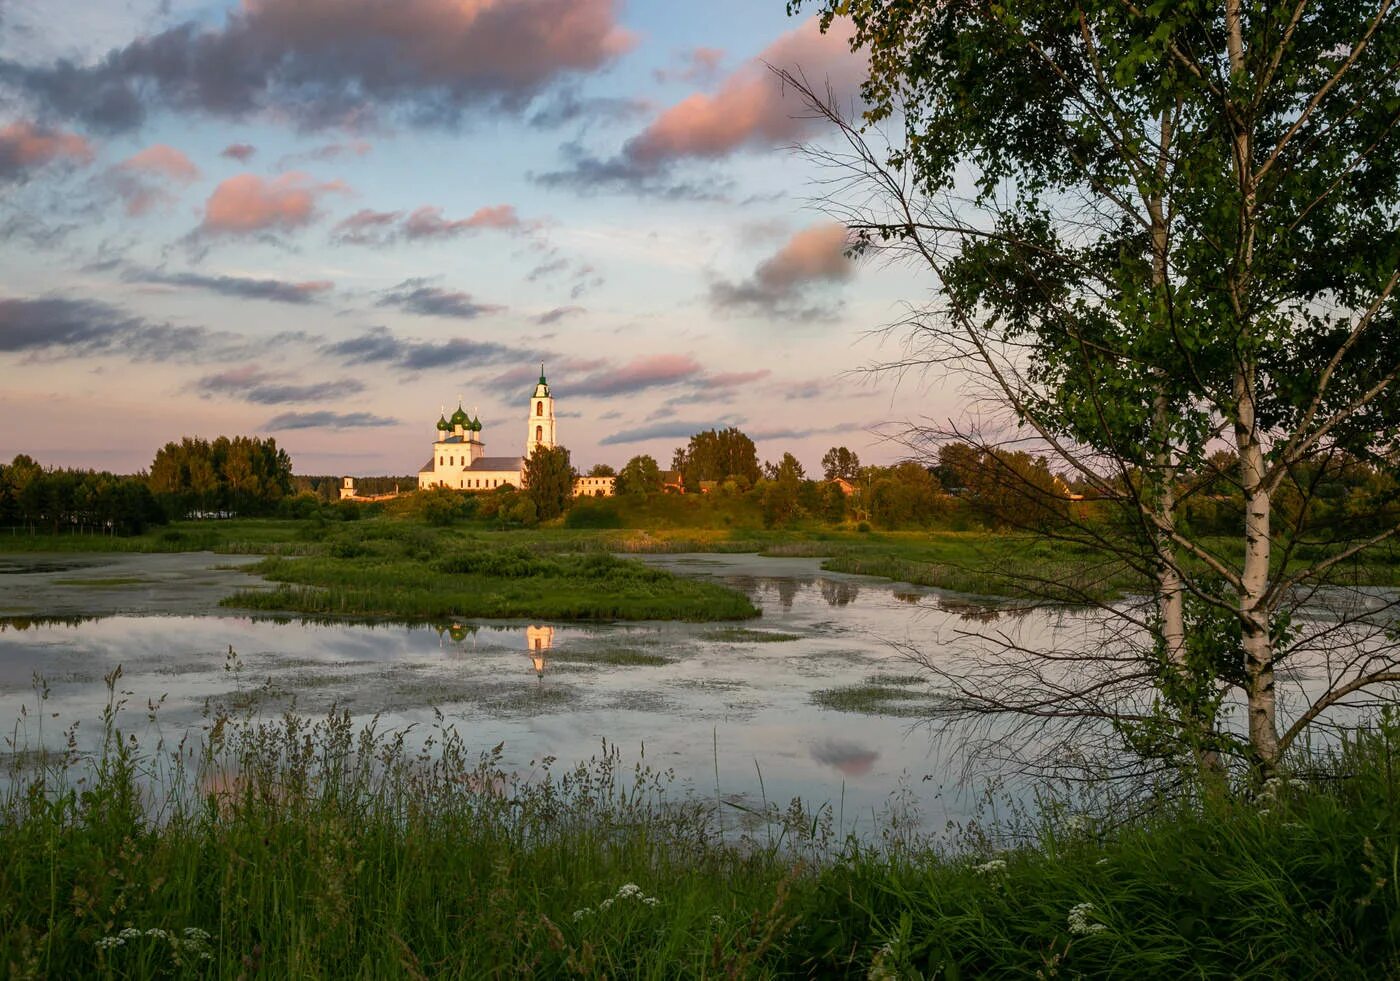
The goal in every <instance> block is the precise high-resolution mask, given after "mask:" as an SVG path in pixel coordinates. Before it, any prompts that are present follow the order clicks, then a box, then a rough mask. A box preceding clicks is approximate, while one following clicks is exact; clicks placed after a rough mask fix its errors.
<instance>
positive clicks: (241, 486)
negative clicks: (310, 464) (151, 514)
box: [148, 436, 293, 517]
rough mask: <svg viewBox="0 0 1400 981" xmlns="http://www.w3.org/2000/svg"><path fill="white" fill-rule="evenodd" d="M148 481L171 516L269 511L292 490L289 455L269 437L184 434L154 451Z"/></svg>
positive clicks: (249, 513) (245, 513)
mask: <svg viewBox="0 0 1400 981" xmlns="http://www.w3.org/2000/svg"><path fill="white" fill-rule="evenodd" d="M148 480H149V482H150V487H151V491H152V493H154V494H155V495H156V499H157V500H159V501H160V502H161V505H162V506H163V507H164V508H165V509H166V512H167V513H168V514H170V515H171V516H172V517H194V516H200V515H213V514H238V515H259V514H268V513H271V512H272V511H273V510H274V509H275V508H276V507H277V503H278V502H279V501H281V500H282V499H283V498H284V497H287V496H288V495H290V494H291V493H292V486H293V484H292V458H291V457H290V456H288V455H287V451H286V450H283V449H279V448H278V446H277V441H276V440H275V439H272V438H271V437H269V438H267V439H259V438H257V437H254V436H234V437H233V438H231V439H230V438H229V437H227V436H220V437H218V438H217V439H214V440H206V439H199V438H196V437H190V436H186V437H185V438H184V439H182V440H180V442H178V443H175V442H171V443H166V444H165V445H164V446H162V447H161V448H160V449H159V450H158V451H156V456H155V459H154V460H152V461H151V470H150V475H149V477H148Z"/></svg>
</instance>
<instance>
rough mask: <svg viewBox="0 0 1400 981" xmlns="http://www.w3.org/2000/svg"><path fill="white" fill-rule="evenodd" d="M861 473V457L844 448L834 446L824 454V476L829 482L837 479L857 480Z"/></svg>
mask: <svg viewBox="0 0 1400 981" xmlns="http://www.w3.org/2000/svg"><path fill="white" fill-rule="evenodd" d="M859 473H860V457H858V456H856V454H855V453H853V452H852V451H850V450H848V449H846V447H844V446H833V447H832V448H831V449H829V450H827V451H826V452H825V453H824V454H822V475H823V476H825V477H826V479H827V480H835V479H836V478H837V477H840V478H842V479H843V480H855V479H856V475H857V474H859Z"/></svg>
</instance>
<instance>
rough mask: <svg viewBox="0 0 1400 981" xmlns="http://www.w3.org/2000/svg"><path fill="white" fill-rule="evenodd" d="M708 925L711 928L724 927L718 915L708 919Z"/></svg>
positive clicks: (722, 919)
mask: <svg viewBox="0 0 1400 981" xmlns="http://www.w3.org/2000/svg"><path fill="white" fill-rule="evenodd" d="M710 923H711V924H712V925H713V926H724V917H722V916H720V915H719V914H718V913H715V914H714V915H713V916H711V917H710Z"/></svg>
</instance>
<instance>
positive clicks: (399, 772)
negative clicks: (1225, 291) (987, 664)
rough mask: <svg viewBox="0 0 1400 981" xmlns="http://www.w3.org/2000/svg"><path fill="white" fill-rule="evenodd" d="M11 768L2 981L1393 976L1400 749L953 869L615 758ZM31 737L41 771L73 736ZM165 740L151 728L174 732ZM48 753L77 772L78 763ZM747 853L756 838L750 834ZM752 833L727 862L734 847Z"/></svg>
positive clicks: (464, 750) (1103, 821)
mask: <svg viewBox="0 0 1400 981" xmlns="http://www.w3.org/2000/svg"><path fill="white" fill-rule="evenodd" d="M119 678H120V675H119V672H114V674H113V675H112V676H109V686H110V690H111V691H112V692H113V695H112V697H111V700H110V702H109V706H108V710H107V711H106V712H105V713H104V716H103V718H102V720H101V732H102V739H101V744H100V746H99V747H98V749H97V751H96V752H95V753H93V754H85V753H81V752H79V750H78V748H77V742H76V740H75V738H74V737H75V735H76V731H75V730H69V733H68V739H67V742H66V745H65V746H62V747H60V748H59V749H57V750H51V751H48V752H41V751H39V750H38V749H37V747H36V748H35V749H34V750H32V751H31V750H30V749H28V748H27V747H26V746H25V745H22V744H21V745H11V746H10V747H9V753H10V755H9V756H8V757H6V758H5V760H4V761H5V762H6V763H7V764H8V778H7V781H6V783H5V785H4V792H3V796H0V854H3V855H4V856H5V861H4V862H0V963H3V964H5V965H6V967H7V972H8V974H9V975H10V976H11V977H15V978H31V977H33V978H37V977H94V978H104V977H109V978H116V977H142V978H147V977H150V978H157V977H159V978H165V977H170V978H197V977H230V978H232V977H240V976H242V977H252V976H266V977H297V978H303V977H304V978H333V977H334V978H339V977H351V976H354V977H374V978H381V977H383V978H391V977H410V978H413V977H426V976H442V977H453V978H457V977H461V978H477V977H495V976H519V975H528V976H538V977H588V978H591V977H601V976H604V975H606V976H609V977H646V978H661V977H724V978H776V977H861V978H864V977H894V978H917V977H922V978H933V977H989V976H991V977H1023V976H1024V977H1029V976H1035V975H1037V974H1039V975H1040V976H1043V977H1051V976H1062V977H1073V976H1083V977H1141V976H1165V977H1181V976H1192V977H1226V976H1228V977H1261V978H1264V977H1268V978H1272V977H1328V978H1331V977H1387V976H1390V977H1393V976H1395V975H1396V972H1397V969H1400V883H1398V882H1397V877H1396V875H1395V868H1396V864H1397V862H1398V861H1400V767H1398V766H1397V762H1400V757H1398V756H1397V751H1400V727H1397V726H1396V725H1395V724H1394V723H1392V722H1390V721H1389V720H1383V721H1382V722H1381V724H1380V725H1379V726H1377V727H1376V728H1373V729H1369V730H1365V731H1362V732H1360V733H1357V734H1355V735H1354V736H1353V737H1352V738H1350V739H1348V740H1347V741H1346V742H1345V743H1344V744H1343V745H1342V746H1341V747H1340V748H1339V749H1338V750H1337V751H1335V752H1333V753H1331V754H1329V755H1327V756H1325V757H1322V758H1319V759H1317V760H1314V761H1312V762H1311V765H1309V766H1306V767H1302V768H1301V772H1300V773H1299V775H1297V776H1295V777H1294V778H1293V779H1291V780H1290V781H1289V782H1286V783H1278V784H1274V785H1271V786H1269V787H1266V788H1265V789H1264V791H1263V792H1262V793H1255V794H1253V795H1247V794H1240V795H1222V796H1220V797H1216V798H1211V799H1209V800H1200V799H1195V798H1183V799H1178V800H1175V801H1172V802H1158V803H1156V804H1155V805H1154V804H1153V803H1152V802H1151V801H1139V802H1138V807H1137V808H1136V809H1135V810H1133V811H1130V812H1128V814H1127V816H1125V815H1124V814H1123V813H1120V812H1118V811H1115V810H1105V811H1101V812H1097V816H1095V812H1093V811H1085V810H1082V809H1077V807H1076V806H1075V805H1074V803H1073V801H1072V799H1070V798H1063V799H1060V798H1049V797H1047V798H1046V799H1045V800H1043V801H1042V807H1041V808H1040V810H1039V812H1038V813H1037V815H1036V816H1034V817H1028V816H1024V815H1023V816H1022V817H1021V818H1019V819H1017V820H1015V821H1012V822H1011V823H1009V824H1005V825H1000V826H999V825H996V824H978V823H974V824H972V825H969V826H966V827H964V828H963V829H962V831H961V832H960V833H959V834H958V835H957V836H955V837H954V838H952V839H950V840H945V843H944V844H942V845H939V844H934V843H931V842H929V841H927V840H924V839H921V838H919V837H917V836H911V835H910V834H909V833H908V827H909V825H908V824H907V823H906V822H905V820H904V819H903V818H902V817H901V812H900V810H899V809H898V807H895V808H893V809H892V810H891V811H890V812H889V814H888V815H887V820H886V823H885V824H883V825H882V826H881V827H880V829H879V831H878V833H877V834H875V835H874V836H872V837H870V838H867V839H864V840H857V839H855V838H853V837H848V836H843V835H842V834H840V832H839V829H835V828H833V821H832V814H831V809H830V808H829V807H822V808H818V809H816V810H812V809H809V808H806V807H804V806H802V805H800V804H793V805H791V806H790V807H788V808H787V809H782V808H779V807H777V806H776V805H775V804H773V803H772V802H769V801H767V800H760V801H745V802H742V803H741V802H734V801H730V800H728V799H725V800H722V801H720V805H721V807H722V808H738V810H737V811H734V812H733V813H731V814H730V816H729V818H728V819H727V824H726V822H725V820H724V819H723V814H722V813H721V812H720V811H717V810H716V807H715V801H714V800H697V799H696V798H694V797H690V796H685V795H676V794H673V792H672V782H671V776H670V774H668V773H664V772H658V771H656V770H653V769H649V768H648V767H647V766H646V765H645V764H644V763H642V764H638V765H636V766H633V767H627V766H624V765H623V764H622V759H621V754H620V753H619V752H618V750H617V748H616V747H613V746H610V745H608V744H606V743H603V744H601V745H600V747H599V748H598V750H597V751H596V752H594V753H593V754H592V756H591V757H590V758H589V759H587V760H585V761H582V762H580V763H578V764H577V765H571V766H563V765H560V764H559V763H558V761H555V760H548V759H546V760H539V761H533V762H532V763H531V764H530V765H529V766H528V767H527V768H526V772H524V773H516V772H511V771H509V770H508V769H507V768H506V767H504V766H503V764H502V749H503V748H502V747H501V746H496V747H491V748H485V749H484V750H482V749H478V748H475V747H472V746H470V745H469V744H468V743H467V742H466V740H465V739H464V738H463V737H462V736H461V735H460V734H459V733H458V732H457V731H456V730H454V729H453V728H452V727H450V726H448V725H446V724H445V722H444V720H443V719H442V717H441V716H439V717H438V719H437V723H436V724H435V725H434V726H432V727H431V728H430V729H429V730H427V731H417V730H403V731H384V730H382V729H380V728H379V726H378V725H377V723H376V722H374V721H371V722H369V723H368V724H365V725H359V726H357V725H356V724H355V723H353V722H352V720H351V719H350V717H349V716H348V715H347V714H345V713H343V712H332V713H330V714H329V715H327V716H326V717H325V718H323V719H321V720H319V721H312V720H308V719H304V718H301V717H298V716H295V715H291V714H288V715H283V716H281V717H278V718H274V719H260V718H257V717H256V716H250V715H230V714H229V712H228V711H227V706H223V707H221V708H219V709H216V710H215V711H213V712H212V713H211V715H210V717H209V718H208V720H207V723H206V725H205V727H204V729H203V731H202V732H200V733H198V738H197V739H191V740H189V741H182V742H181V743H179V744H178V745H175V746H166V745H158V746H156V747H152V748H143V747H142V746H141V745H140V744H139V743H138V741H137V740H135V739H134V738H132V737H131V736H130V735H129V734H128V733H127V732H126V731H125V730H124V727H123V724H124V721H125V716H124V714H123V709H122V703H121V699H120V696H119V695H118V694H117V692H118V690H119V688H118V683H119ZM45 697H46V692H41V694H40V705H39V706H38V709H39V710H38V711H35V712H33V713H30V714H28V715H27V717H26V720H25V723H24V725H26V726H34V727H36V728H35V731H34V732H32V733H30V732H29V731H28V730H26V729H24V728H23V727H21V726H19V725H17V726H16V727H15V729H14V730H13V731H12V733H13V734H12V736H11V742H12V743H22V742H23V741H24V740H26V739H27V738H29V737H30V736H32V737H33V738H34V739H35V741H36V742H40V744H41V745H47V743H43V742H42V735H43V734H42V731H41V730H40V727H42V725H43V724H44V723H43V720H44V719H45V718H46V715H47V713H46V712H45V711H43V709H44V708H45V706H44V704H43V700H44V698H45ZM151 711H152V712H154V711H156V709H155V708H152V709H151ZM50 741H52V740H51V739H50ZM738 818H742V819H743V820H742V821H739V822H738V823H739V826H740V827H743V828H747V829H749V830H748V831H747V833H743V834H736V833H735V831H734V827H735V823H736V819H738ZM726 827H727V829H728V830H727V833H726Z"/></svg>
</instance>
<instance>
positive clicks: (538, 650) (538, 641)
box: [525, 625, 554, 679]
mask: <svg viewBox="0 0 1400 981" xmlns="http://www.w3.org/2000/svg"><path fill="white" fill-rule="evenodd" d="M553 646H554V628H553V627H550V626H543V627H537V626H533V625H532V626H529V627H526V628H525V649H526V650H527V651H529V653H530V663H531V664H533V665H534V666H535V677H537V678H541V679H543V678H544V652H545V651H547V650H549V649H550V648H551V647H553Z"/></svg>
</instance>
